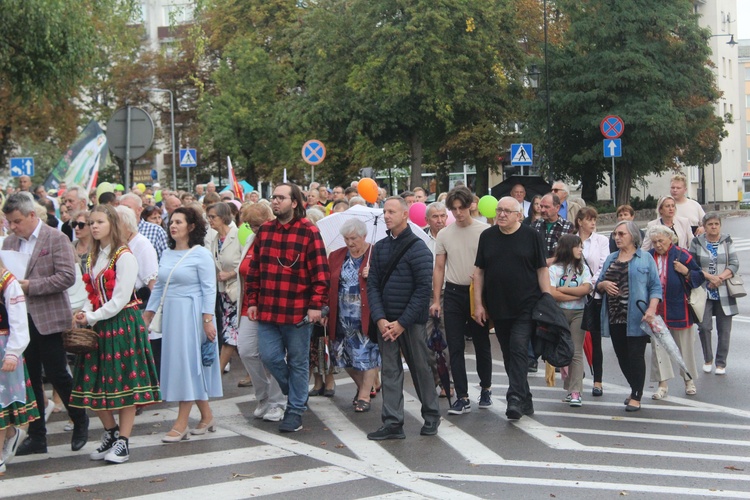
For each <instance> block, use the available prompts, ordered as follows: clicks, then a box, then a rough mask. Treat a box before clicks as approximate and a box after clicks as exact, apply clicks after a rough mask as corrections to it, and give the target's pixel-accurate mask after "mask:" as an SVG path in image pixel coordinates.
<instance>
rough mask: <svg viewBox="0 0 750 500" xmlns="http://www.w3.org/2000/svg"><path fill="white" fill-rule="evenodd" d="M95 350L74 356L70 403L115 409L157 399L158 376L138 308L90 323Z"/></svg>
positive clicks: (125, 310) (147, 402)
mask: <svg viewBox="0 0 750 500" xmlns="http://www.w3.org/2000/svg"><path fill="white" fill-rule="evenodd" d="M94 330H96V331H97V333H99V347H98V349H97V350H96V351H93V352H90V353H87V354H80V355H78V356H77V357H76V362H75V369H74V371H73V391H72V392H71V395H70V406H74V407H76V408H90V409H92V410H118V409H120V408H127V407H129V406H134V405H146V404H151V403H156V402H159V401H161V392H160V390H159V378H158V376H157V374H156V367H155V366H154V358H153V355H152V354H151V344H150V343H149V340H148V331H147V330H146V326H145V325H144V323H143V319H142V317H141V311H139V310H138V309H136V308H133V307H131V308H127V309H123V310H122V311H120V312H119V313H118V314H117V315H116V316H115V317H113V318H110V319H107V320H103V321H100V322H98V323H97V324H96V325H94Z"/></svg>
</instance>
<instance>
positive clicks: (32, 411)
mask: <svg viewBox="0 0 750 500" xmlns="http://www.w3.org/2000/svg"><path fill="white" fill-rule="evenodd" d="M21 359H22V360H23V358H21ZM23 372H24V375H25V376H26V402H25V403H19V402H14V403H11V404H10V405H8V406H6V407H5V408H2V409H0V430H2V429H6V428H8V427H9V426H11V425H13V426H16V427H18V426H21V425H26V424H28V423H29V422H33V421H34V420H36V419H38V418H39V417H40V415H39V409H38V408H37V405H36V399H35V398H34V389H33V388H32V387H31V381H30V380H29V371H28V370H27V369H26V361H23Z"/></svg>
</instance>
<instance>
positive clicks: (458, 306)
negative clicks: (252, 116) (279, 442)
mask: <svg viewBox="0 0 750 500" xmlns="http://www.w3.org/2000/svg"><path fill="white" fill-rule="evenodd" d="M105 184H106V185H100V186H99V188H97V190H96V191H94V192H92V193H89V192H86V190H85V189H83V188H81V187H78V186H70V187H68V186H61V187H60V189H59V190H57V191H56V192H49V193H48V192H45V190H44V189H43V188H41V189H34V190H32V189H31V183H30V180H29V179H28V178H22V179H21V182H20V183H19V188H18V192H15V193H7V194H6V196H5V199H4V200H3V202H4V204H3V210H2V212H3V214H4V219H5V220H4V227H5V228H6V229H7V233H8V235H7V237H5V238H4V241H3V250H9V251H15V252H18V254H21V255H23V256H25V259H26V261H27V264H25V266H20V267H18V264H17V263H15V262H14V263H13V264H12V265H10V264H11V263H10V262H9V266H7V267H10V268H13V269H14V270H16V271H15V272H16V273H17V275H15V276H14V275H13V273H12V272H10V271H9V270H8V269H7V268H6V266H5V265H4V264H0V288H1V289H2V298H1V299H0V354H2V371H0V386H3V387H6V388H8V390H4V391H0V442H2V444H3V448H2V457H0V472H4V470H5V467H6V464H8V463H10V461H11V460H12V459H13V457H14V456H16V455H19V456H20V455H27V454H32V453H46V452H47V440H46V426H45V421H46V419H47V418H48V417H49V414H50V413H49V410H48V409H51V411H55V409H56V410H57V411H61V410H62V406H64V407H65V409H67V412H68V415H69V418H70V422H69V425H68V427H66V428H69V429H70V430H71V431H72V435H71V448H72V450H74V451H77V450H80V449H81V448H83V447H84V446H85V445H86V443H87V442H88V427H89V415H91V414H92V413H90V412H93V414H96V415H97V416H98V417H99V419H100V420H101V423H102V426H103V428H104V432H103V434H102V437H101V439H100V442H99V445H98V447H97V448H96V449H95V451H93V452H92V453H91V454H90V458H91V459H92V460H103V461H106V462H110V463H123V462H125V461H127V460H128V459H129V457H130V449H129V438H130V437H131V433H132V431H133V427H134V423H135V421H136V420H137V415H139V414H140V413H141V412H142V410H143V408H144V407H146V406H148V405H153V404H156V403H159V402H161V401H169V402H176V403H178V405H179V408H178V414H177V418H176V420H175V422H174V423H173V424H172V428H171V429H170V430H169V432H167V433H165V434H164V436H163V437H162V441H163V442H165V443H176V442H180V441H183V440H188V439H190V438H191V436H200V435H203V434H205V433H207V432H213V431H215V430H216V426H217V422H216V421H215V419H214V416H213V413H212V411H211V406H210V403H209V400H210V399H212V398H219V397H222V395H223V386H222V374H223V373H224V372H226V371H228V370H229V368H230V363H231V362H232V359H233V357H237V358H239V360H240V362H241V364H242V367H243V368H244V370H245V371H246V374H245V373H244V372H243V374H244V375H246V376H245V377H244V378H243V379H242V380H240V382H239V386H240V387H252V388H253V391H254V393H255V397H256V400H257V405H256V407H255V409H254V411H253V416H254V417H255V418H257V419H262V420H264V421H268V422H276V423H278V426H279V427H278V429H279V431H280V432H296V431H298V430H300V429H301V428H302V426H303V416H304V413H305V411H306V410H307V404H308V400H309V398H310V397H317V396H323V397H331V398H332V397H334V396H335V393H336V387H335V381H336V378H335V375H336V374H337V373H339V371H340V370H344V371H346V373H347V374H348V375H349V376H350V377H351V379H352V380H353V382H354V384H355V386H356V391H355V394H354V397H353V398H352V411H353V412H355V413H363V412H368V411H370V409H371V408H372V405H373V398H377V395H378V394H382V398H381V399H382V404H381V416H382V426H381V427H380V428H379V429H377V430H374V431H373V432H370V433H369V434H367V437H368V438H369V439H372V440H385V439H403V438H405V432H404V398H403V383H404V373H405V371H407V370H408V372H409V373H410V375H411V378H412V381H413V383H414V388H415V390H416V393H417V396H418V398H419V400H420V403H421V414H422V417H423V420H424V425H423V426H422V428H421V430H420V433H421V434H422V435H425V436H432V435H435V434H437V432H438V427H439V425H440V421H441V413H440V408H439V405H438V401H439V399H440V398H442V397H446V398H452V399H453V401H452V404H450V406H449V409H448V411H447V413H448V415H462V414H466V413H469V412H470V411H471V410H472V404H473V403H474V402H473V401H472V400H471V398H470V395H469V376H468V375H469V374H468V369H467V363H466V344H467V342H471V343H472V344H473V353H474V355H475V359H476V374H477V377H478V380H479V386H480V387H479V389H480V390H479V398H478V401H476V404H477V407H478V408H479V409H487V408H489V407H491V406H492V405H493V392H492V387H493V360H492V341H491V336H492V334H494V336H495V337H496V338H497V340H498V342H499V345H500V348H501V352H502V357H503V363H504V366H505V371H506V374H507V376H508V389H507V391H506V394H505V399H506V405H507V406H506V411H505V414H506V416H507V417H508V419H511V420H517V419H520V418H522V417H523V416H528V415H532V414H533V413H534V404H533V396H532V393H531V390H530V386H529V382H528V374H529V373H530V372H535V371H537V370H538V369H539V352H538V351H537V350H536V349H535V342H534V338H535V332H536V328H537V325H536V322H535V321H534V319H533V312H534V310H535V308H537V307H538V305H539V304H540V303H541V302H543V297H545V296H549V297H551V299H552V300H553V301H554V302H553V303H554V304H556V306H557V307H555V308H554V309H555V310H557V309H558V308H559V311H558V314H559V317H561V318H563V319H562V322H563V324H564V328H565V329H566V330H568V331H569V332H570V338H571V341H572V346H573V353H572V356H571V358H570V359H571V361H570V363H569V364H568V365H567V366H558V367H554V366H551V364H550V363H547V366H546V367H545V371H546V378H547V380H548V383H551V384H554V379H555V377H556V375H555V372H556V371H559V372H560V373H561V377H562V378H563V380H564V383H563V390H564V392H565V396H564V398H563V401H564V402H565V403H566V404H569V405H570V406H571V407H574V408H577V407H581V406H583V400H584V397H583V392H584V390H583V378H584V372H585V365H586V355H585V354H584V345H585V344H586V343H587V339H589V338H590V343H591V355H590V356H591V359H590V361H589V363H590V365H591V368H592V373H593V385H592V389H591V395H592V396H593V397H601V396H603V394H604V389H603V384H602V382H603V377H604V374H605V367H604V366H603V365H604V363H603V353H602V337H605V338H606V337H611V340H612V347H613V349H614V352H615V355H616V357H617V361H618V364H619V368H620V370H621V371H622V373H623V375H624V376H625V379H626V380H627V383H628V384H629V386H630V391H631V392H630V395H629V397H628V398H627V399H626V400H625V405H626V406H625V409H626V411H638V410H640V408H641V402H642V398H643V390H644V385H645V380H646V360H645V351H646V346H647V343H648V339H649V335H648V333H647V332H646V331H645V330H644V329H642V322H644V321H645V322H646V323H648V324H653V323H654V322H655V321H656V320H657V317H660V318H661V319H662V320H663V321H664V323H665V324H666V327H667V328H668V329H669V334H670V335H671V336H672V337H673V338H674V341H675V343H676V345H677V347H678V349H679V352H680V354H681V357H682V360H683V361H684V364H683V365H680V370H679V373H680V377H681V378H682V379H683V381H684V384H685V394H686V395H688V396H694V395H696V394H697V392H698V385H697V384H696V379H697V377H698V373H697V371H698V370H697V363H696V360H695V353H694V349H693V346H694V344H695V329H694V325H696V324H697V325H698V326H697V330H698V336H699V339H700V342H701V345H702V352H703V361H704V364H703V372H705V373H710V372H711V371H713V370H715V373H716V374H717V375H724V374H726V370H727V358H728V354H729V339H730V334H731V327H732V316H733V315H735V314H737V312H738V309H737V300H736V297H735V295H736V294H734V293H733V292H732V291H731V290H730V289H729V288H728V287H727V286H726V284H727V281H728V280H730V279H731V278H733V277H734V276H736V275H737V273H738V271H739V261H738V258H737V254H736V251H735V249H734V246H733V243H732V238H731V237H730V236H729V235H728V234H725V233H722V231H721V218H720V216H719V215H718V214H716V213H709V214H705V213H704V212H703V210H702V208H701V207H700V205H698V204H697V203H695V202H694V201H692V200H690V199H688V198H687V197H686V196H685V191H686V180H685V178H684V177H683V176H680V175H676V176H675V177H674V178H673V179H672V183H671V190H670V194H669V195H667V196H664V197H662V198H660V199H659V203H658V206H657V211H658V215H659V217H658V218H657V219H655V220H653V221H650V222H649V223H648V225H647V228H646V231H645V232H644V231H643V230H641V229H639V228H638V226H637V225H636V224H635V223H634V222H633V218H634V215H635V211H634V210H633V209H632V207H630V206H628V205H622V206H620V207H618V208H617V218H618V222H617V225H616V227H615V228H614V230H613V231H612V234H611V237H610V238H609V239H607V237H606V236H603V235H601V234H599V233H598V232H597V221H598V218H599V215H598V213H597V211H596V210H595V209H594V208H593V207H589V206H586V204H585V202H583V200H580V199H573V198H571V197H570V196H569V191H568V187H567V186H566V185H565V184H564V183H563V182H555V183H554V184H553V185H552V186H551V188H549V187H548V189H549V192H546V193H541V194H539V195H530V196H527V192H526V189H525V187H524V185H523V184H516V185H515V186H512V188H511V190H510V191H509V193H508V196H504V197H502V198H500V200H499V201H498V202H497V206H496V208H495V213H494V216H492V217H487V215H490V214H487V213H485V215H482V214H480V213H479V212H478V209H477V207H478V202H479V201H480V200H479V198H478V197H476V196H475V195H474V194H473V193H472V192H471V191H470V190H469V189H468V188H466V187H465V186H457V187H454V188H453V189H452V190H451V191H450V192H448V193H442V194H441V195H439V196H437V197H436V200H435V201H433V202H431V203H429V204H427V205H426V208H425V210H424V212H422V213H423V214H424V216H423V218H424V220H414V214H413V212H412V210H411V208H412V206H413V205H414V204H426V203H428V202H427V193H426V192H425V190H424V189H422V188H421V187H417V188H416V189H414V190H413V191H405V192H402V193H401V194H400V195H399V196H388V194H387V192H386V190H385V189H383V188H377V190H376V192H375V193H374V194H373V193H372V192H367V193H365V192H363V191H362V190H361V189H358V186H357V183H356V182H354V183H352V185H351V186H349V187H342V186H335V187H334V188H332V189H329V188H327V187H325V186H320V185H317V184H316V183H314V184H313V185H311V186H310V187H309V189H308V190H307V191H303V190H302V189H301V188H300V187H299V186H297V185H295V184H291V183H283V184H280V185H278V186H276V187H275V188H274V189H273V193H272V195H271V196H270V200H266V199H261V197H260V196H259V193H257V192H256V191H252V192H250V193H246V194H245V196H244V199H242V200H239V199H235V194H234V193H233V192H232V191H226V190H225V191H223V192H220V193H219V192H217V190H216V186H215V185H213V184H212V183H209V184H207V185H201V186H198V188H197V189H196V192H195V193H182V192H170V191H168V190H161V189H159V186H158V185H155V186H152V187H151V188H146V187H145V186H142V185H139V186H136V187H133V188H132V189H131V190H129V192H127V193H126V192H125V189H124V188H123V187H122V186H112V185H109V184H108V183H105ZM373 185H374V184H373ZM493 203H494V202H493ZM358 206H369V207H375V208H379V209H380V210H379V211H377V214H378V217H382V223H383V224H384V225H385V228H386V236H385V237H384V238H381V239H377V238H374V237H373V234H374V230H373V228H372V227H369V226H368V225H367V224H366V223H365V222H363V221H362V220H360V219H358V218H357V217H355V216H353V215H352V216H351V217H345V216H343V215H338V214H346V212H347V211H348V210H350V209H352V207H358ZM355 211H356V209H352V212H351V213H354V212H355ZM327 217H332V218H333V217H339V218H340V220H341V221H342V222H341V223H340V225H339V226H338V233H339V234H338V235H337V236H338V237H340V238H342V240H343V245H341V246H340V248H339V247H336V248H333V247H331V246H330V244H328V243H329V242H327V241H325V240H324V238H323V235H322V232H321V229H319V227H318V225H319V224H322V222H321V221H323V220H326V218H327ZM342 217H343V218H342ZM331 220H333V219H331ZM696 289H698V290H700V289H702V290H703V291H704V295H703V299H702V300H703V303H702V304H698V305H699V306H700V307H696V305H695V301H694V300H693V299H692V295H694V294H693V293H692V292H693V290H696ZM714 317H715V318H716V320H715V327H714V321H713V318H714ZM76 328H77V329H81V328H83V329H90V330H93V332H95V335H96V338H97V347H96V348H95V349H93V350H90V351H89V352H86V353H85V354H79V355H77V356H75V358H73V360H72V362H70V363H69V360H70V359H71V358H70V357H69V356H68V355H67V354H66V349H65V347H64V344H63V340H64V337H65V335H67V333H64V332H66V331H69V330H71V329H76ZM714 329H715V330H716V332H717V336H718V344H717V347H716V354H715V355H714V350H713V347H712V338H713V335H712V332H713V330H714ZM433 332H437V333H438V335H439V337H442V339H443V340H444V343H445V345H446V346H447V347H446V348H445V349H446V350H447V355H448V360H449V362H448V363H447V369H448V371H449V374H450V375H449V377H450V379H449V383H448V384H445V383H444V382H445V379H444V377H442V376H441V373H439V372H440V369H439V367H438V366H437V363H436V356H435V353H434V352H431V351H430V348H428V343H427V339H428V338H429V337H430V336H431V334H432V333H433ZM652 346H653V352H652V357H651V380H652V381H653V382H658V388H657V390H656V391H655V392H654V394H653V395H652V398H653V399H664V398H666V397H668V390H669V386H668V382H669V380H670V379H672V378H674V376H675V372H674V369H673V365H672V357H671V356H670V354H669V353H667V352H666V351H665V350H664V349H661V348H660V347H659V345H658V344H652ZM433 350H435V349H434V347H433ZM440 350H442V348H439V349H438V351H440ZM439 354H440V353H439ZM443 375H444V374H443ZM43 376H44V377H46V380H47V381H48V382H49V383H50V384H51V386H52V388H53V393H54V396H53V398H47V395H46V393H45V390H44V384H43ZM311 376H312V381H313V385H312V388H310V385H309V384H310V380H311ZM451 381H452V384H451ZM56 401H57V402H58V403H57V407H56ZM193 404H195V405H197V407H198V409H199V411H200V421H199V422H198V424H197V425H196V426H195V427H193V428H191V427H190V420H189V416H190V411H191V408H192V406H193Z"/></svg>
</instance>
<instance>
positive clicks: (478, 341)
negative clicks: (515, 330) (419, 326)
mask: <svg viewBox="0 0 750 500" xmlns="http://www.w3.org/2000/svg"><path fill="white" fill-rule="evenodd" d="M443 309H444V311H445V336H446V340H447V341H448V353H449V355H450V361H451V374H452V375H453V384H454V386H455V388H456V397H457V398H465V397H467V396H468V395H469V382H468V380H467V376H466V358H465V357H464V351H465V349H466V341H465V339H464V335H466V334H468V335H469V336H471V338H472V340H473V342H474V352H475V354H476V357H477V375H479V383H480V384H481V386H482V387H483V388H485V389H486V388H488V387H491V386H492V351H491V346H490V334H489V329H488V328H487V326H482V325H480V324H479V323H477V322H476V321H474V319H473V318H472V317H471V302H470V296H469V287H468V286H462V285H454V284H453V283H446V284H445V295H444V296H443Z"/></svg>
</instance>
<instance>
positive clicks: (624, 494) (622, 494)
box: [620, 491, 630, 497]
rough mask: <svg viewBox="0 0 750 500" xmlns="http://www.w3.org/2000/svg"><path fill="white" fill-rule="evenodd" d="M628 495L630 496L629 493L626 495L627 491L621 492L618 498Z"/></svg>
mask: <svg viewBox="0 0 750 500" xmlns="http://www.w3.org/2000/svg"><path fill="white" fill-rule="evenodd" d="M629 494H630V493H628V492H627V491H621V492H620V496H621V497H626V496H628V495H629Z"/></svg>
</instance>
